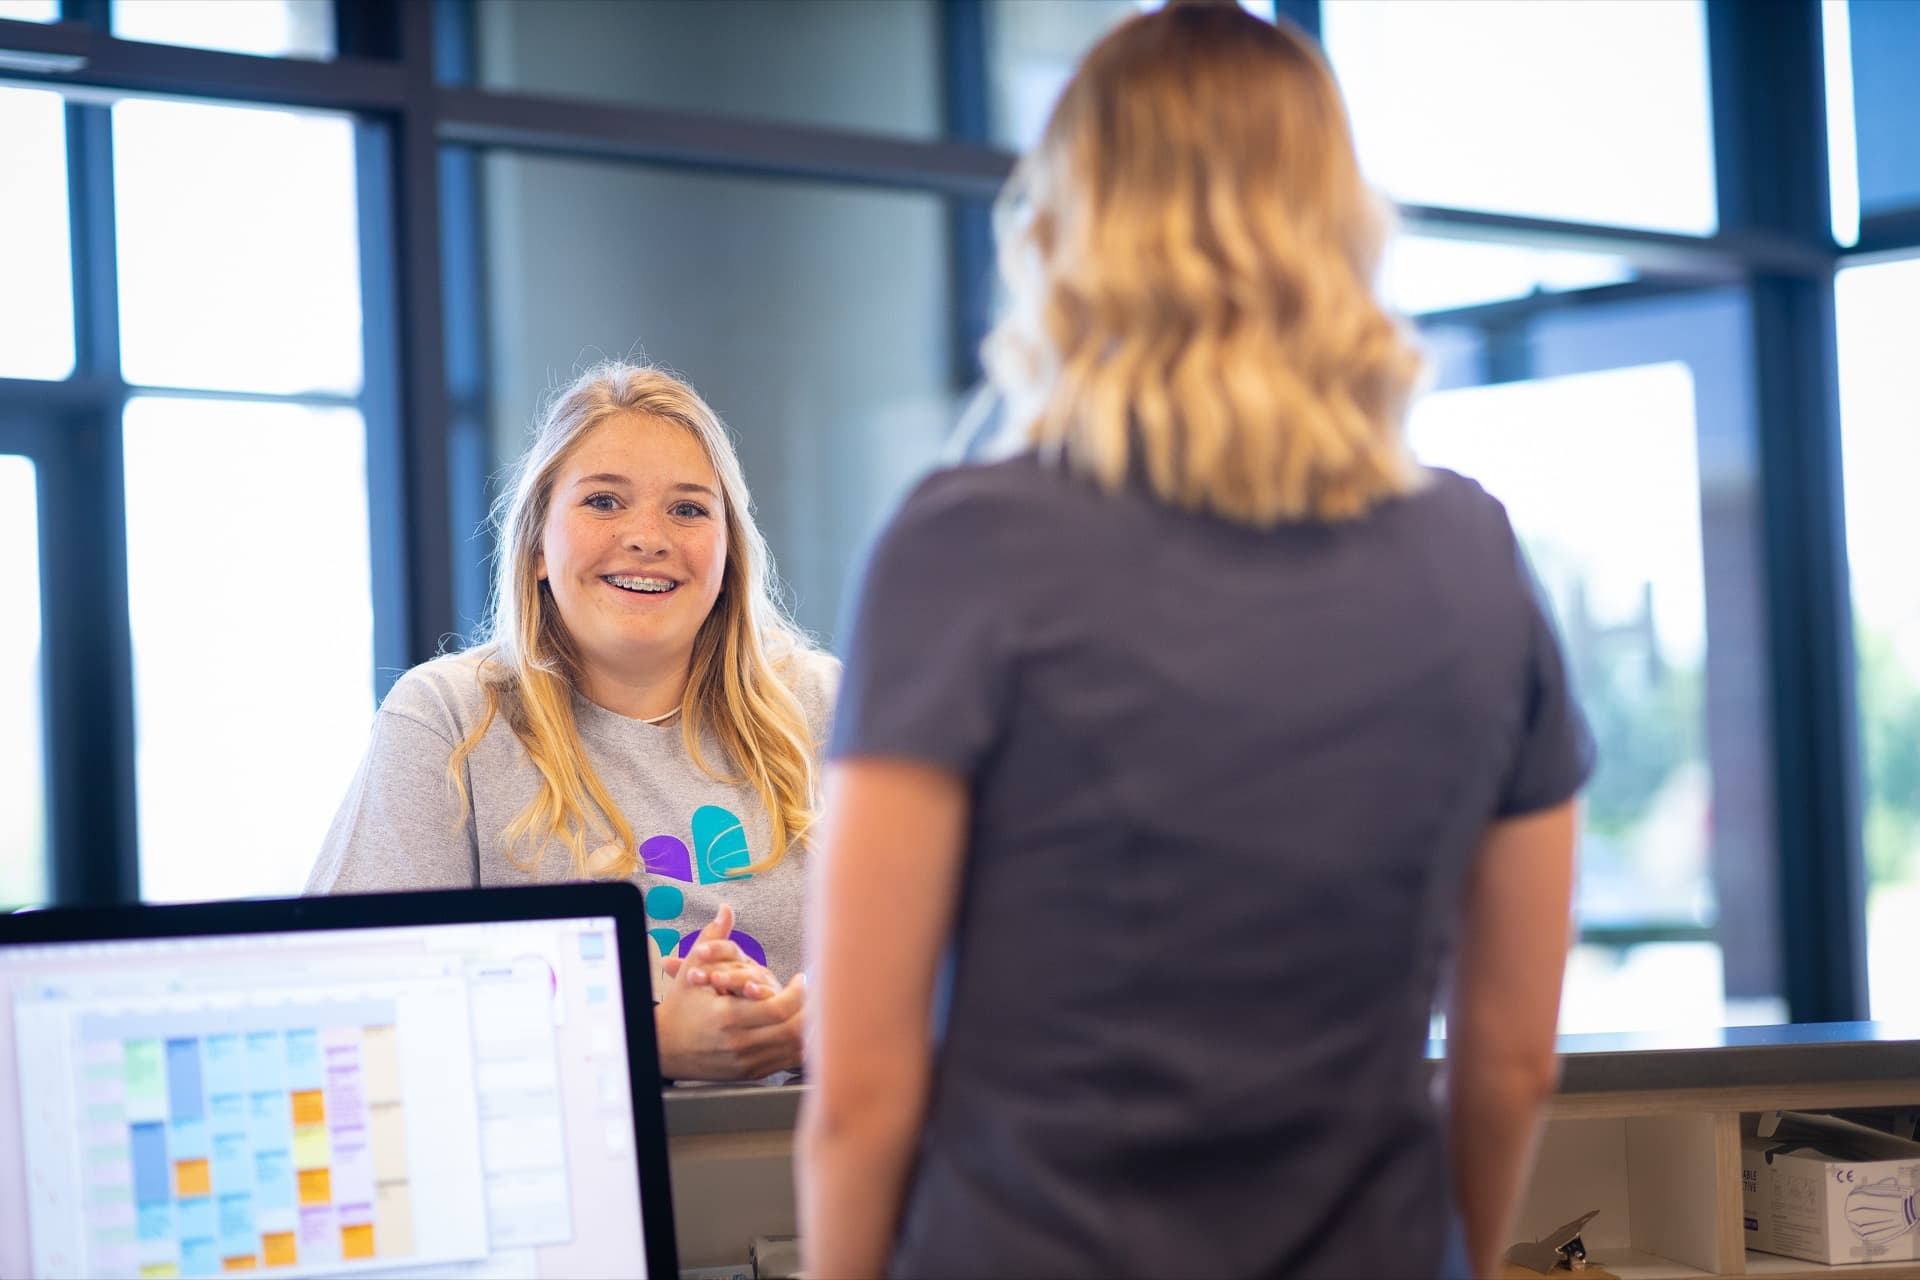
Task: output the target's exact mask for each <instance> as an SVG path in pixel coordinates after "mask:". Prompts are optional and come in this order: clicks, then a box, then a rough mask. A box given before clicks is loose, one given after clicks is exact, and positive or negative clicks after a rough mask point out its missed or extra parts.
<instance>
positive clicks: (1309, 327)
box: [982, 0, 1421, 527]
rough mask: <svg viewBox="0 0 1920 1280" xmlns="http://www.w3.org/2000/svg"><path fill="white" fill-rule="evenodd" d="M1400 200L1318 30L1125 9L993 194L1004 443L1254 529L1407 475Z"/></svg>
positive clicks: (1383, 487)
mask: <svg viewBox="0 0 1920 1280" xmlns="http://www.w3.org/2000/svg"><path fill="white" fill-rule="evenodd" d="M1388 216H1389V215H1388V211H1387V209H1386V208H1385V206H1384V205H1383V204H1382V203H1381V202H1380V201H1379V200H1378V199H1377V198H1376V197H1375V196H1374V195H1373V193H1372V192H1371V191H1370V190H1369V189H1368V187H1367V186H1366V184H1365V183H1364V181H1363V180H1362V179H1361V176H1360V170H1359V165H1358V163H1357V161H1356V160H1355V158H1354V151H1353V142H1352V137H1351V133H1350V131H1349V128H1348V124H1347V118H1346V111H1345V108H1344V106H1343V104H1342V103H1341V100H1340V94H1339V90H1338V89H1337V88H1336V86H1335V84H1334V80H1333V75H1332V73H1331V72H1330V71H1329V70H1328V69H1327V66H1326V64H1325V63H1324V62H1323V61H1322V59H1321V57H1320V54H1319V53H1318V52H1317V51H1316V50H1315V49H1314V47H1313V45H1312V44H1311V42H1309V41H1308V40H1307V38H1306V37H1304V36H1302V35H1301V34H1299V33H1298V32H1296V31H1294V30H1293V29H1292V28H1291V27H1289V26H1286V25H1284V24H1282V25H1275V24H1272V23H1267V22H1262V21H1261V20H1259V19H1257V18H1254V17H1252V16H1250V15H1248V14H1246V13H1244V12H1242V11H1241V10H1240V8H1239V6H1237V5H1235V4H1233V3H1231V0H1226V2H1225V3H1209V4H1201V3H1173V4H1169V5H1168V6H1167V7H1166V8H1164V9H1162V10H1160V11H1158V12H1155V13H1150V14H1143V15H1140V16H1138V17H1134V18H1130V19H1128V20H1127V21H1125V22H1123V23H1121V24H1120V25H1119V26H1118V27H1117V28H1115V29H1114V30H1113V31H1112V32H1110V33H1109V34H1108V35H1107V36H1106V37H1105V38H1104V39H1103V40H1101V41H1100V43H1099V44H1098V45H1096V46H1095V47H1094V48H1093V50H1092V51H1091V52H1090V53H1088V54H1087V56H1086V58H1085V60H1084V61H1082V62H1081V64H1080V67H1079V69H1078V71H1077V72H1075V74H1074V76H1073V79H1072V81H1071V82H1070V83H1069V84H1068V85H1067V87H1066V90H1065V92H1064V93H1063V94H1062V95H1061V97H1060V101H1059V103H1058V104H1057V105H1056V106H1055V108H1054V111H1053V115H1052V117H1051V119H1050V120H1049V121H1048V124H1047V128H1046V132H1045V134H1044V135H1043V136H1042V138H1041V140H1040V143H1039V145H1038V146H1036V147H1035V148H1034V149H1033V151H1032V152H1030V153H1029V154H1028V155H1027V156H1025V157H1024V158H1023V159H1022V160H1021V162H1020V164H1019V165H1018V166H1017V167H1016V168H1015V170H1014V174H1013V177H1012V178H1011V179H1010V180H1009V182H1008V184H1007V187H1006V189H1005V190H1004V191H1003V192H1002V194H1001V197H1000V200H999V202H998V204H997V205H996V207H995V224H996V230H997V232H998V235H999V241H1000V268H1001V272H1002V275H1003V276H1004V277H1005V280H1006V283H1007V287H1008V306H1007V308H1006V310H1005V312H1004V314H1003V316H1002V319H1001V320H1000V322H999V323H998V325H997V326H996V327H995V329H994V330H993V332H992V333H991V334H989V335H988V337H987V340H986V343H985V344H984V346H983V348H982V357H983V361H984V363H985V366H986V369H987V372H988V376H989V378H990V380H991V382H992V384H993V386H994V388H995V389H996V390H997V391H998V392H999V393H1000V394H1001V396H1002V397H1004V401H1005V407H1006V417H1005V418H1004V420H1003V421H1004V423H1005V427H1004V431H1005V433H1006V434H1004V435H1003V436H1002V438H1001V439H1002V443H1003V444H1006V443H1011V444H1013V445H1014V446H1015V447H1024V448H1036V449H1038V450H1039V451H1040V452H1041V453H1042V454H1043V455H1047V456H1052V457H1055V458H1057V459H1059V460H1061V461H1064V462H1065V463H1066V464H1067V465H1068V467H1069V468H1070V469H1072V470H1074V471H1076V472H1079V473H1082V474H1085V475H1088V476H1091V477H1092V478H1093V479H1094V480H1095V481H1096V482H1098V483H1099V484H1100V485H1101V486H1102V487H1103V488H1104V489H1106V490H1109V491H1113V490H1117V489H1119V488H1121V487H1122V486H1123V485H1125V484H1127V483H1129V480H1130V478H1131V477H1138V478H1141V479H1144V481H1145V482H1146V484H1147V486H1148V487H1149V488H1150V489H1151V491H1152V492H1153V493H1154V494H1155V495H1156V496H1157V497H1158V498H1159V499H1161V500H1162V501H1165V502H1167V503H1170V504H1172V505H1176V506H1179V507H1182V508H1186V509H1190V510H1195V511H1202V512H1207V513H1211V514H1213V515H1216V516H1218V517H1220V518H1223V519H1225V520H1229V521H1232V522H1234V523H1237V524H1243V525H1253V526H1261V527H1265V526H1271V525H1274V524H1277V523H1279V522H1281V521H1287V520H1303V519H1312V520H1339V519H1344V518H1349V517H1353V516H1358V515H1361V514H1363V513H1364V512H1366V511H1368V510H1369V509H1370V508H1372V507H1373V506H1374V505H1376V504H1377V503H1379V502H1381V501H1382V500H1384V499H1386V498H1388V497H1390V496H1393V495H1395V494H1400V493H1405V492H1408V491H1410V490H1411V489H1413V488H1415V487H1416V486H1417V485H1418V483H1419V478H1420V475H1421V473H1420V470H1419V468H1418V467H1417V466H1416V465H1415V464H1414V462H1413V460H1412V458H1411V456H1410V455H1409V453H1408V451H1407V448H1406V444H1405V439H1404V416H1405V408H1406V402H1407V399H1408V397H1409V395H1410V393H1411V390H1412V386H1413V384H1414V382H1415V380H1416V379H1417V377H1418V376H1419V373H1420V367H1421V362H1420V357H1419V355H1418V354H1417V352H1416V350H1415V348H1414V347H1413V345H1412V343H1411V341H1410V340H1409V337H1408V335H1407V333H1406V331H1405V329H1404V328H1403V327H1402V325H1401V324H1400V322H1399V321H1397V320H1396V319H1395V318H1394V317H1393V316H1392V315H1390V314H1389V313H1388V312H1387V311H1386V310H1385V309H1384V308H1383V307H1382V306H1381V304H1380V303H1379V301H1378V299H1377V297H1376V295H1375V292H1374V285H1373V281H1374V276H1375V273H1376V271H1377V269H1378V264H1379V257H1380V253H1381V249H1382V247H1383V244H1384V242H1385V238H1386V234H1387V226H1388ZM1009 436H1010V437H1011V439H1010V440H1009V438H1008V437H1009Z"/></svg>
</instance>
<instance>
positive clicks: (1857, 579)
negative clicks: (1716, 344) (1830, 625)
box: [1837, 259, 1920, 1021]
mask: <svg viewBox="0 0 1920 1280" xmlns="http://www.w3.org/2000/svg"><path fill="white" fill-rule="evenodd" d="M1837 292H1838V310H1839V327H1840V334H1839V337H1840V410H1841V418H1842V423H1843V426H1844V433H1843V435H1842V437H1841V438H1842V441H1843V444H1844V447H1845V459H1846V493H1847V555H1848V559H1849V561H1850V570H1851V577H1852V582H1853V625H1854V639H1855V646H1856V659H1855V661H1856V665H1857V669H1858V680H1859V695H1860V728H1861V737H1862V748H1863V757H1864V760H1863V762H1864V766H1865V778H1864V780H1863V781H1864V785H1863V786H1862V788H1861V790H1862V793H1863V804H1864V806H1865V812H1864V814H1863V815H1862V817H1863V819H1864V827H1865V835H1866V852H1867V891H1868V897H1867V957H1868V979H1869V982H1870V984H1871V991H1872V997H1873V1016H1874V1017H1876V1018H1881V1019H1886V1020H1892V1021H1910V1020H1912V1019H1915V1018H1920V986H1917V985H1916V984H1915V983H1914V981H1913V977H1912V969H1913V947H1912V938H1913V921H1914V919H1915V915H1916V913H1917V912H1920V565H1916V553H1917V551H1920V506H1916V504H1915V502H1914V496H1913V485H1914V478H1915V477H1916V476H1920V366H1916V365H1915V363H1914V353H1915V352H1916V351H1920V259H1908V260H1906V261H1904V262H1890V263H1882V264H1880V265H1877V266H1867V267H1855V268H1853V269H1852V270H1849V271H1844V272H1842V273H1841V274H1840V279H1839V282H1838V286H1837Z"/></svg>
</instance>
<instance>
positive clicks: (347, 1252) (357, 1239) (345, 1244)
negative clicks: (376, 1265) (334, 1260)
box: [340, 1222, 373, 1258]
mask: <svg viewBox="0 0 1920 1280" xmlns="http://www.w3.org/2000/svg"><path fill="white" fill-rule="evenodd" d="M340 1256H341V1257H343V1258H371V1257H372V1256H373V1224H372V1223H371V1222H364V1223H361V1224H360V1225H359V1226H357V1227H342V1228H340Z"/></svg>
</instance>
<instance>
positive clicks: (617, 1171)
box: [0, 917, 647, 1280]
mask: <svg viewBox="0 0 1920 1280" xmlns="http://www.w3.org/2000/svg"><path fill="white" fill-rule="evenodd" d="M618 937H619V934H618V930H617V929H616V928H615V927H614V921H613V920H612V919H611V918H601V917H592V918H581V919H542V920H514V921H490V922H486V923H463V924H435V925H414V926H405V927H382V928H347V929H337V928H336V929H325V930H316V931H311V932H307V931H302V932H290V933H254V934H234V935H223V936H206V937H168V938H152V939H142V940H137V941H131V940H126V941H109V942H61V943H50V944H41V945H21V946H8V947H0V1275H6V1276H35V1277H61V1276H129V1277H170V1276H207V1275H216V1274H224V1273H226V1272H230V1271H239V1270H248V1271H261V1272H267V1273H272V1274H281V1275H288V1276H296V1275H298V1276H305V1275H346V1274H354V1275H361V1274H368V1275H371V1274H378V1275H390V1276H405V1277H429V1276H447V1277H465V1278H471V1280H479V1278H481V1277H496V1276H497V1277H509V1276H511V1277H526V1276H568V1277H573V1276H635V1275H641V1274H644V1272H645V1267H646V1256H647V1255H646V1250H645V1248H644V1240H643V1227H642V1215H641V1199H640V1187H639V1176H640V1175H639V1173H638V1169H639V1167H640V1165H639V1162H638V1161H637V1160H636V1155H635V1150H634V1147H635V1136H634V1119H633V1099H632V1091H631V1079H632V1077H630V1075H629V1069H628V1062H627V1036H626V1026H625V1021H624V1015H623V1009H624V1005H623V1001H622V994H621V990H620V966H619V958H618V956H617V954H616V951H617V946H618Z"/></svg>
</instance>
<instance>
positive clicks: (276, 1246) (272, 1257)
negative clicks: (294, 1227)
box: [260, 1231, 300, 1267]
mask: <svg viewBox="0 0 1920 1280" xmlns="http://www.w3.org/2000/svg"><path fill="white" fill-rule="evenodd" d="M260 1252H261V1253H262V1254H263V1255H264V1256H265V1257H266V1260H267V1265H268V1266H270V1267H290V1266H292V1265H293V1264H294V1263H296V1262H298V1261H299V1260H300V1255H299V1253H298V1252H297V1251H296V1250H295V1249H294V1247H293V1232H291V1231H275V1232H273V1233H272V1234H271V1235H264V1236H261V1237H260Z"/></svg>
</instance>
